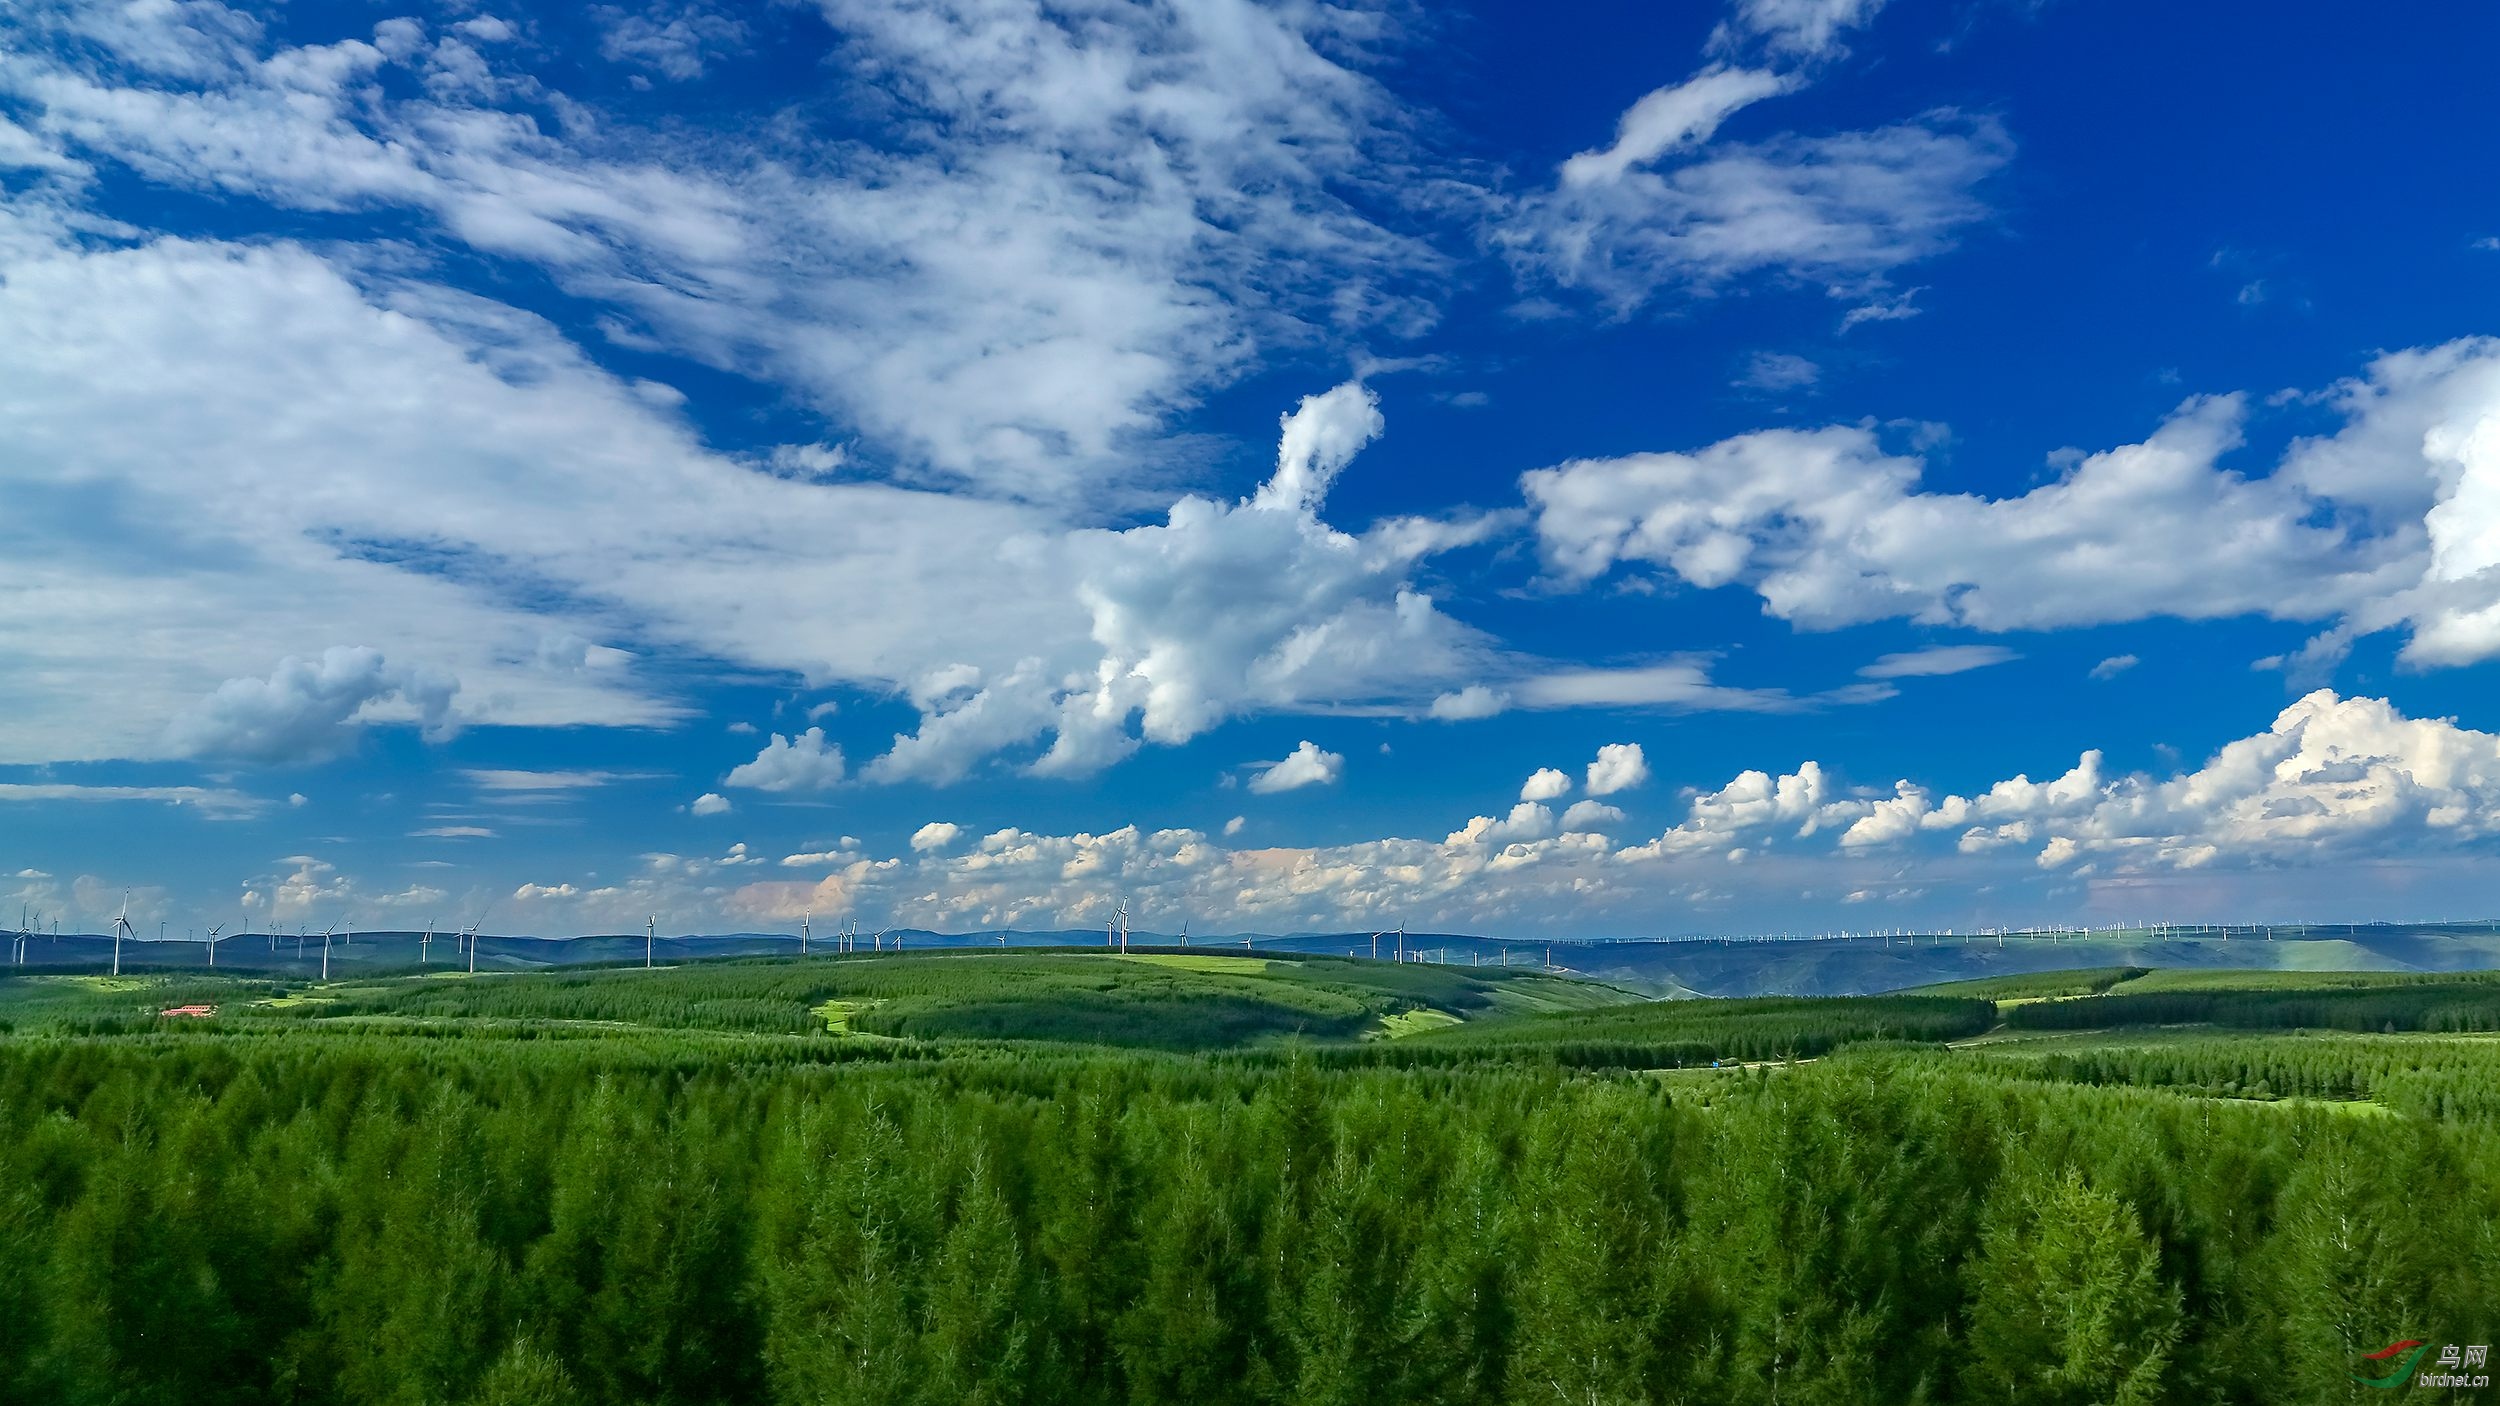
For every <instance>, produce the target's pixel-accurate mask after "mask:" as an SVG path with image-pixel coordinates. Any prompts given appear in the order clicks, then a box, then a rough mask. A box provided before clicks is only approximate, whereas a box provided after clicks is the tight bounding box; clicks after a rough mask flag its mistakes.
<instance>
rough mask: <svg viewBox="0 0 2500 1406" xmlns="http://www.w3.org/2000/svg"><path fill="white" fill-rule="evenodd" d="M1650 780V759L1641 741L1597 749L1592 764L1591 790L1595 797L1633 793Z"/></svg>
mask: <svg viewBox="0 0 2500 1406" xmlns="http://www.w3.org/2000/svg"><path fill="white" fill-rule="evenodd" d="M1648 779H1649V757H1648V755H1647V754H1646V753H1644V752H1642V751H1641V744H1640V743H1638V742H1609V743H1607V744H1606V745H1605V746H1603V747H1600V748H1598V749H1597V758H1596V760H1594V761H1592V762H1590V763H1589V768H1588V787H1589V794H1590V795H1592V796H1611V795H1613V794H1614V793H1616V792H1617V791H1629V790H1631V789H1632V788H1633V787H1635V786H1638V785H1640V784H1641V783H1642V782H1644V781H1647V780H1648Z"/></svg>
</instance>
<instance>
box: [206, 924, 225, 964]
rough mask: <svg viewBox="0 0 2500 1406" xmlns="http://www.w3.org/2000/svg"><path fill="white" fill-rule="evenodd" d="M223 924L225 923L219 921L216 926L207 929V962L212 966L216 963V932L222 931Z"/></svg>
mask: <svg viewBox="0 0 2500 1406" xmlns="http://www.w3.org/2000/svg"><path fill="white" fill-rule="evenodd" d="M225 926H226V925H225V924H224V923H219V924H218V925H217V926H215V927H213V928H210V929H209V930H208V937H207V939H206V945H207V947H208V964H209V966H210V967H212V968H213V967H215V966H216V965H217V934H218V933H220V932H223V931H224V930H225Z"/></svg>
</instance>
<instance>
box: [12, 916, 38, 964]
mask: <svg viewBox="0 0 2500 1406" xmlns="http://www.w3.org/2000/svg"><path fill="white" fill-rule="evenodd" d="M34 940H35V930H34V929H33V928H30V927H28V926H26V905H25V904H23V903H21V904H19V905H17V940H16V941H15V942H12V943H11V944H9V965H11V966H13V967H22V966H24V965H26V947H27V944H28V943H31V942H33V941H34Z"/></svg>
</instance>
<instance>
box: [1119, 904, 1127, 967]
mask: <svg viewBox="0 0 2500 1406" xmlns="http://www.w3.org/2000/svg"><path fill="white" fill-rule="evenodd" d="M1120 955H1121V956H1123V957H1125V956H1127V955H1128V900H1127V899H1122V900H1120Z"/></svg>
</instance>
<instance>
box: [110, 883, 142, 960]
mask: <svg viewBox="0 0 2500 1406" xmlns="http://www.w3.org/2000/svg"><path fill="white" fill-rule="evenodd" d="M126 932H130V895H129V894H127V893H125V894H123V895H122V911H121V916H120V917H117V918H115V919H114V920H113V975H115V976H120V975H121V974H122V934H123V933H126ZM130 937H131V940H132V941H134V942H135V941H137V940H138V938H139V935H138V934H137V933H135V932H130Z"/></svg>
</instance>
